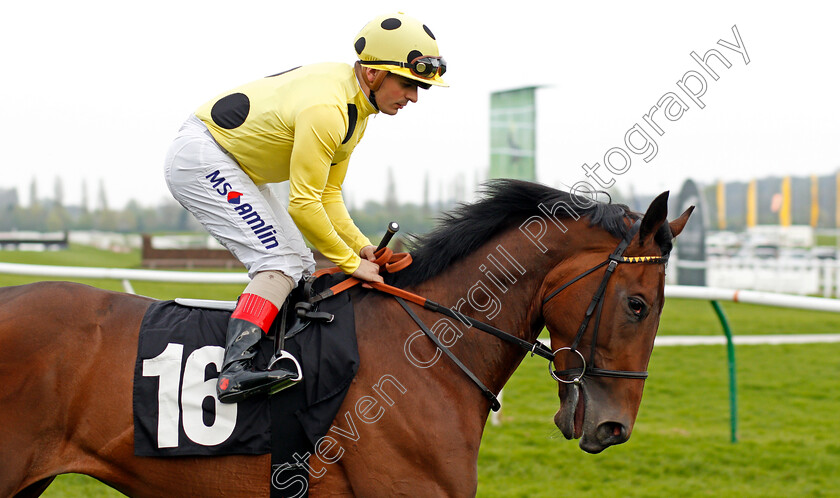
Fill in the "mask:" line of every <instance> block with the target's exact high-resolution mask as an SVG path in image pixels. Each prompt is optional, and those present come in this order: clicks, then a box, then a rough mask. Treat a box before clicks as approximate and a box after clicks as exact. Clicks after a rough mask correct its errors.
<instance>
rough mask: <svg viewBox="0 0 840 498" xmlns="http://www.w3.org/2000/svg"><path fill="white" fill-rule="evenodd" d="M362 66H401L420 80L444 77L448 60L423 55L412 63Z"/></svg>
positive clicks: (368, 62)
mask: <svg viewBox="0 0 840 498" xmlns="http://www.w3.org/2000/svg"><path fill="white" fill-rule="evenodd" d="M360 62H361V63H362V64H369V65H383V66H399V67H404V68H407V69H409V70H410V71H411V73H412V74H413V75H414V76H418V77H420V78H434V75H435V73H437V74H438V76H443V74H444V73H445V72H446V59H444V58H443V57H437V56H431V55H421V56H420V57H416V58H414V60H412V61H411V62H397V61H360Z"/></svg>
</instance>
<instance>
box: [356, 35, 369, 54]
mask: <svg viewBox="0 0 840 498" xmlns="http://www.w3.org/2000/svg"><path fill="white" fill-rule="evenodd" d="M366 44H367V40H365V37H364V36H361V37H359V39H358V40H356V45H355V47H356V53H357V54H359V55H362V50H364V49H365V45H366Z"/></svg>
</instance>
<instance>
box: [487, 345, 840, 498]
mask: <svg viewBox="0 0 840 498" xmlns="http://www.w3.org/2000/svg"><path fill="white" fill-rule="evenodd" d="M736 353H737V359H738V384H739V396H740V397H739V410H740V417H739V422H740V424H739V441H738V442H737V443H735V444H732V443H730V442H729V401H728V380H727V374H726V354H725V351H724V349H723V347H712V346H703V347H668V348H657V349H656V350H655V351H654V355H653V358H652V360H651V365H650V379H649V380H648V381H647V382H646V389H645V395H644V399H643V401H642V407H641V409H640V412H639V416H638V419H637V423H636V426H635V428H634V431H633V436H632V438H631V439H630V441H629V442H628V443H626V444H624V445H621V446H616V447H613V448H608V449H607V450H606V451H604V452H603V453H601V454H599V455H588V454H586V453H584V452H582V451H581V450H580V449H579V448H578V447H577V441H566V440H565V439H563V437H562V435H560V434H559V431H558V430H557V429H555V428H554V426H553V423H552V421H551V417H552V416H553V415H554V413H555V412H556V410H557V409H558V408H559V403H558V401H557V398H556V388H555V387H554V385H553V383H552V382H551V381H550V380H549V379H548V378H547V375H546V374H545V372H544V370H545V368H544V365H543V363H542V362H541V361H530V360H526V361H525V362H523V365H522V366H521V367H520V368H519V370H518V371H517V372H516V374H515V375H514V376H513V378H512V379H511V381H510V382H509V383H508V385H507V387H505V395H504V396H505V397H504V409H503V424H502V426H501V427H493V426H489V425H488V427H487V429H486V430H485V435H484V439H483V442H482V446H481V452H480V456H479V496H487V497H494V496H505V497H509V496H546V497H549V496H558V495H560V494H561V493H560V492H559V490H562V494H563V495H574V494H580V493H586V494H587V495H590V496H622V497H623V496H779V497H782V496H838V495H840V473H838V472H837V469H840V440H838V439H837V437H836V433H835V429H836V425H837V420H838V417H837V414H838V413H839V412H840V399H838V397H837V396H836V395H835V393H836V389H837V372H838V371H840V344H829V345H792V346H740V347H738V348H737V352H736Z"/></svg>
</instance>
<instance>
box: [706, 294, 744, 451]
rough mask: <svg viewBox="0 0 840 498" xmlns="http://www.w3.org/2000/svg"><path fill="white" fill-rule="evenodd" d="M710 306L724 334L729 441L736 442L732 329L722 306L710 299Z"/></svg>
mask: <svg viewBox="0 0 840 498" xmlns="http://www.w3.org/2000/svg"><path fill="white" fill-rule="evenodd" d="M711 303H712V307H713V308H714V309H715V313H717V316H718V319H719V320H720V325H721V326H722V327H723V333H724V335H725V336H726V354H727V356H728V358H729V426H730V435H731V441H732V442H733V443H737V442H738V388H737V384H736V383H735V345H734V344H733V343H732V330H731V329H730V328H729V321H728V320H727V319H726V314H725V313H724V312H723V308H722V307H721V305H720V303H718V302H717V301H714V300H713V301H711Z"/></svg>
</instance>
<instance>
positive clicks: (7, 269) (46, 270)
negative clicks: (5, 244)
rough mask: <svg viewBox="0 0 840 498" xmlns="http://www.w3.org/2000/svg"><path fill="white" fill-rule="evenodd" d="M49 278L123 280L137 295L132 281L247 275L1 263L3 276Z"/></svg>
mask: <svg viewBox="0 0 840 498" xmlns="http://www.w3.org/2000/svg"><path fill="white" fill-rule="evenodd" d="M3 273H5V274H10V275H28V276H33V277H50V278H93V279H107V280H121V281H122V285H123V289H125V291H126V292H128V293H130V294H134V289H133V287H132V286H131V281H132V280H136V281H144V282H178V283H185V284H245V283H248V282H249V279H248V274H247V273H216V272H192V271H163V270H132V269H128V268H91V267H85V266H47V265H26V264H19V263H0V274H3Z"/></svg>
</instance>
